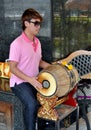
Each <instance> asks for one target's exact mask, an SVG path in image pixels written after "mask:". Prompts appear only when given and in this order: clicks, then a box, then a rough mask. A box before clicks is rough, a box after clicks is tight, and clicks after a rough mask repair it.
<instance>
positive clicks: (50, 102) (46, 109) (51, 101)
mask: <svg viewBox="0 0 91 130" xmlns="http://www.w3.org/2000/svg"><path fill="white" fill-rule="evenodd" d="M37 99H38V101H39V102H40V104H41V107H40V108H39V110H38V117H41V118H45V119H50V120H57V119H58V114H57V112H56V110H55V108H54V106H55V104H56V101H57V100H58V97H56V96H52V97H48V98H47V97H44V96H42V95H40V94H39V93H37Z"/></svg>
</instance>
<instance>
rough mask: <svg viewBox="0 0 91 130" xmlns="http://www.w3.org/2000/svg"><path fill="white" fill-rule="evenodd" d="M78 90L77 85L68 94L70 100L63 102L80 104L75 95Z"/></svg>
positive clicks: (71, 104)
mask: <svg viewBox="0 0 91 130" xmlns="http://www.w3.org/2000/svg"><path fill="white" fill-rule="evenodd" d="M76 91H77V86H76V87H74V89H73V90H72V91H70V93H69V94H68V95H67V96H68V100H66V101H65V102H64V103H63V104H66V105H70V106H74V107H75V106H78V103H77V101H76V99H75V98H74V97H73V96H74V94H75V92H76Z"/></svg>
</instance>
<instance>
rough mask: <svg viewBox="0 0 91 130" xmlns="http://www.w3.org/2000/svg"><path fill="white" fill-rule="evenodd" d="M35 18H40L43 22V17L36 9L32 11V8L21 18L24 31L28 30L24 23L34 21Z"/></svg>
mask: <svg viewBox="0 0 91 130" xmlns="http://www.w3.org/2000/svg"><path fill="white" fill-rule="evenodd" d="M33 18H34V19H37V18H38V19H40V21H42V20H43V18H42V16H41V15H40V14H39V12H37V11H36V10H35V9H32V8H29V9H26V10H25V11H24V13H23V14H22V17H21V21H22V29H23V30H25V28H26V27H25V24H24V22H25V21H29V20H30V19H33Z"/></svg>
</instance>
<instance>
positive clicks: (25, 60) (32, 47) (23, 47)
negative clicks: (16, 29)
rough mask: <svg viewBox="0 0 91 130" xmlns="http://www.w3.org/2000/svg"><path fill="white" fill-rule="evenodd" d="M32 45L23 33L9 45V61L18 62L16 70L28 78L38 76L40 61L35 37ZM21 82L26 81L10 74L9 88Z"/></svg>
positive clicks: (39, 49) (38, 43)
mask: <svg viewBox="0 0 91 130" xmlns="http://www.w3.org/2000/svg"><path fill="white" fill-rule="evenodd" d="M34 43H35V44H34ZM34 43H33V42H32V41H31V40H30V39H28V37H27V36H26V35H25V33H24V32H23V33H22V34H21V35H20V36H19V37H17V38H16V39H15V40H14V41H13V42H12V43H11V45H10V53H9V60H11V61H16V62H18V68H19V69H20V70H21V71H22V72H23V73H25V74H26V75H28V76H30V77H32V76H37V75H38V73H39V62H40V60H41V44H40V41H39V39H38V38H37V37H35V38H34ZM22 82H26V81H24V80H22V79H20V78H18V77H16V76H15V75H13V74H11V77H10V87H14V84H15V83H17V84H19V83H22Z"/></svg>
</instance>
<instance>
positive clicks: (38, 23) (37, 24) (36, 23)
mask: <svg viewBox="0 0 91 130" xmlns="http://www.w3.org/2000/svg"><path fill="white" fill-rule="evenodd" d="M30 23H33V24H34V26H36V27H37V26H40V25H41V22H39V21H35V22H33V21H30Z"/></svg>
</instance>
